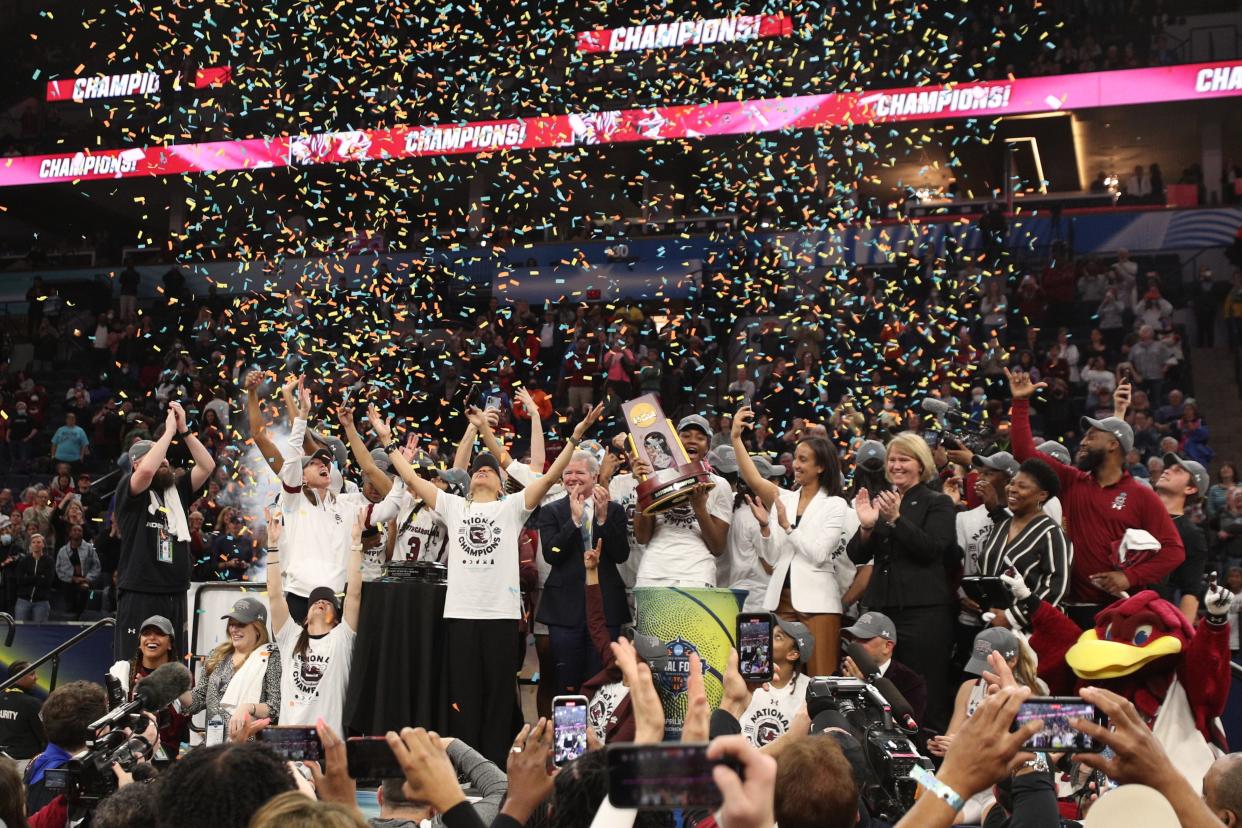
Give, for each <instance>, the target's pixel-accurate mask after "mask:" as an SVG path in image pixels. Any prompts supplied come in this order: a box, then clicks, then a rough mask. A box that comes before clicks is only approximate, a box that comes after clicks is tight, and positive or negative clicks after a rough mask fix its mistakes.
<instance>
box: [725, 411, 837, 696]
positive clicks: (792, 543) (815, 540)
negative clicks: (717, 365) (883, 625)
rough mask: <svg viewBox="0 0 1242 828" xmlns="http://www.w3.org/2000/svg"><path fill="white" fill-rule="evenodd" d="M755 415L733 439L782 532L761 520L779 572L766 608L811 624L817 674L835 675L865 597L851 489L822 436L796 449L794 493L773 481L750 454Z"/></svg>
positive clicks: (746, 415) (742, 470)
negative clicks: (852, 548) (840, 643)
mask: <svg viewBox="0 0 1242 828" xmlns="http://www.w3.org/2000/svg"><path fill="white" fill-rule="evenodd" d="M753 420H754V412H753V411H752V410H751V409H750V407H749V406H742V407H741V408H739V409H738V411H737V413H736V414H735V415H734V417H733V427H732V432H731V437H732V441H733V451H734V454H735V455H736V457H737V465H738V472H739V474H741V476H742V479H743V480H745V481H746V485H747V486H749V487H750V489H751V491H753V492H754V493H755V496H756V497H757V498H758V499H759V500H760V501H762V503H763V506H764V507H765V508H766V509H769V510H773V511H774V512H775V517H776V523H777V525H776V526H773V525H772V522H771V521H770V520H765V519H764V518H762V517H760V513H759V512H758V511H756V510H755V509H754V507H753V506H752V511H755V518H756V519H757V520H758V521H759V528H760V537H761V540H760V542H759V554H760V556H761V558H762V559H763V561H764V562H766V563H767V564H769V565H770V566H771V567H772V576H771V579H770V580H769V581H768V588H767V592H766V593H765V595H764V599H763V608H764V609H765V610H767V611H768V612H773V613H776V615H778V616H780V617H781V618H784V619H786V620H789V621H796V622H799V623H801V624H805V625H806V627H807V628H808V629H809V630H810V632H811V634H812V635H813V636H814V639H815V641H816V642H817V643H818V644H819V646H818V647H816V648H815V652H814V653H813V654H806V655H809V656H810V659H811V660H810V661H809V662H808V664H807V668H808V671H809V672H810V673H811V675H819V676H824V675H829V674H830V673H832V671H833V670H834V669H835V668H836V666H837V640H838V638H839V636H840V632H841V613H842V610H843V609H844V606H845V605H846V603H847V602H846V598H847V597H848V598H849V603H852V602H853V600H854V599H856V598H857V597H858V593H859V592H861V588H860V589H859V590H857V591H855V590H854V589H853V587H854V585H855V580H856V575H857V571H856V568H855V566H854V564H852V563H851V562H850V559H849V558H848V557H847V556H846V555H845V546H846V544H847V543H848V542H849V539H850V537H851V536H852V535H853V534H854V532H855V531H856V529H857V527H858V520H857V517H856V515H855V514H854V512H853V510H852V509H850V506H849V503H847V502H846V501H845V498H844V497H842V494H843V493H844V486H843V481H842V477H841V467H840V465H839V463H838V461H837V453H836V451H835V450H834V449H833V447H832V445H831V444H830V443H829V442H828V441H827V440H825V439H824V438H822V437H803V438H802V439H801V440H799V441H798V443H797V445H796V446H795V447H794V459H793V469H792V471H793V479H794V483H795V488H794V489H782V488H780V487H779V486H777V485H776V484H775V483H773V482H772V481H770V480H768V479H766V478H765V477H764V476H763V474H762V473H761V472H760V471H759V469H758V467H757V466H756V465H755V461H754V459H753V458H751V456H750V454H749V453H748V452H747V451H746V446H745V444H744V443H743V441H742V435H743V434H744V433H745V431H746V429H748V428H750V427H751V426H752V423H753Z"/></svg>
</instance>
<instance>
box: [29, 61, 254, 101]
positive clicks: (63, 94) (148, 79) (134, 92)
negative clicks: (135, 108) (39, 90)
mask: <svg viewBox="0 0 1242 828" xmlns="http://www.w3.org/2000/svg"><path fill="white" fill-rule="evenodd" d="M232 78H233V69H232V67H229V66H208V67H206V68H203V69H199V70H198V71H197V73H196V76H195V79H194V88H195V89H204V88H206V87H209V86H224V85H225V84H227V83H229V81H231V80H232ZM159 93H160V74H159V73H158V72H129V73H126V74H122V75H94V76H90V77H81V78H63V79H61V80H51V81H48V82H47V99H48V100H49V101H73V102H74V103H83V102H85V101H90V100H95V99H96V98H137V97H146V96H149V95H159Z"/></svg>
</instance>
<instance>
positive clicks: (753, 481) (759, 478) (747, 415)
mask: <svg viewBox="0 0 1242 828" xmlns="http://www.w3.org/2000/svg"><path fill="white" fill-rule="evenodd" d="M754 419H755V412H754V411H752V410H751V408H750V406H749V405H744V406H742V407H741V408H739V409H738V410H737V413H736V414H734V415H733V431H732V437H733V453H734V454H735V455H737V470H738V471H739V472H740V473H741V475H742V479H743V480H745V481H746V485H747V486H749V487H750V490H751V491H752V492H754V493H755V494H757V495H759V497H760V498H761V499H762V500H763V505H764V506H767V507H768V508H769V509H770V508H772V502H773V501H774V500H776V498H777V497H779V496H780V491H781V490H780V488H779V487H778V486H777V485H776V484H775V483H773V482H772V481H771V480H767V479H765V478H764V476H763V475H762V474H760V473H759V469H758V468H757V467H756V466H755V461H754V460H752V459H750V452H748V451H747V450H746V446H745V445H744V444H743V443H742V433H743V432H744V431H745V430H746V429H748V428H753V427H754V422H753V421H754Z"/></svg>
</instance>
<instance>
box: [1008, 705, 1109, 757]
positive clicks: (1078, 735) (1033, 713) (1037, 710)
mask: <svg viewBox="0 0 1242 828" xmlns="http://www.w3.org/2000/svg"><path fill="white" fill-rule="evenodd" d="M1036 719H1039V720H1041V721H1043V723H1044V727H1043V730H1041V731H1039V732H1038V733H1036V734H1035V735H1034V736H1032V737H1031V738H1030V739H1029V740H1028V741H1027V742H1026V744H1024V745H1023V746H1022V747H1023V749H1024V750H1052V751H1070V752H1073V753H1094V752H1096V751H1098V750H1100V748H1101V747H1102V745H1099V744H1097V743H1096V741H1095V740H1094V739H1092V738H1091V737H1090V736H1088V735H1087V734H1085V733H1082V732H1080V731H1077V730H1075V729H1074V728H1073V727H1071V726H1070V719H1086V720H1087V721H1089V722H1096V723H1097V724H1102V723H1103V719H1104V717H1102V716H1101V714H1100V713H1099V712H1098V711H1097V710H1096V709H1095V705H1093V704H1088V703H1087V702H1085V701H1082V700H1080V699H1073V698H1066V699H1048V698H1045V699H1033V700H1031V701H1027V702H1024V703H1023V705H1022V707H1021V708H1019V709H1018V715H1017V716H1016V717H1015V718H1014V727H1015V728H1017V727H1021V726H1022V725H1024V724H1026V723H1027V722H1030V721H1034V720H1036Z"/></svg>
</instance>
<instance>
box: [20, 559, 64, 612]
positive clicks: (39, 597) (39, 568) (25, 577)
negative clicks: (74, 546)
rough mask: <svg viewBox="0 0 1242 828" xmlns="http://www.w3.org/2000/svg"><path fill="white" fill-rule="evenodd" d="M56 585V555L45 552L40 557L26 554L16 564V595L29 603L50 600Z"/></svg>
mask: <svg viewBox="0 0 1242 828" xmlns="http://www.w3.org/2000/svg"><path fill="white" fill-rule="evenodd" d="M55 586H56V556H55V555H49V554H47V553H46V552H45V553H44V554H43V557H42V558H38V559H36V558H35V556H34V555H27V556H26V557H24V558H22V559H21V561H20V562H19V563H18V564H17V597H18V598H25V599H26V600H27V601H30V602H31V603H37V602H39V601H50V600H52V589H53V588H54V587H55Z"/></svg>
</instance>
